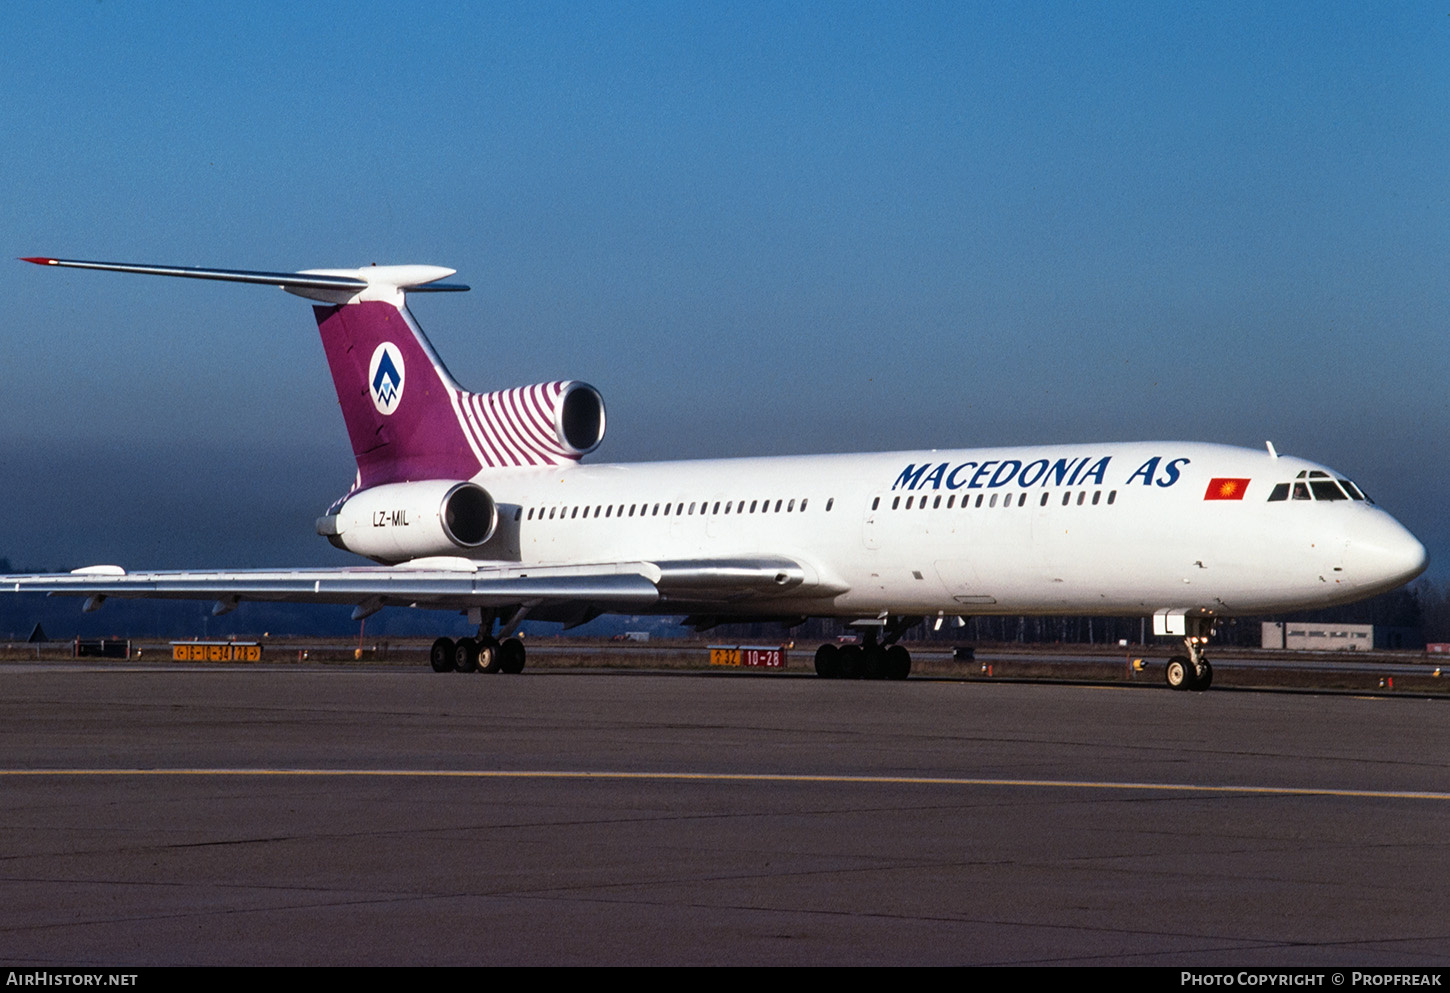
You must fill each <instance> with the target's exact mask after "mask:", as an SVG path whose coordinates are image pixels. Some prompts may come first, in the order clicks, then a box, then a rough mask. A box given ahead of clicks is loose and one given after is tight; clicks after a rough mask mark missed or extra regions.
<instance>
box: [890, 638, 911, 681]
mask: <svg viewBox="0 0 1450 993" xmlns="http://www.w3.org/2000/svg"><path fill="white" fill-rule="evenodd" d="M883 668H884V669H885V671H886V678H887V679H905V678H906V677H907V676H909V675H910V674H911V653H910V652H908V651H907V650H906V649H904V648H902V647H901V646H900V645H892V646H891V647H890V648H888V649H886V662H885V665H884V667H883Z"/></svg>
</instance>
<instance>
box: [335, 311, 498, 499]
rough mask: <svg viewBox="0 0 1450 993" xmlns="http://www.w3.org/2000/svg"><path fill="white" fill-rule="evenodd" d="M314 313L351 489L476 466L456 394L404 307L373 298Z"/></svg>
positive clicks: (444, 475) (453, 475)
mask: <svg viewBox="0 0 1450 993" xmlns="http://www.w3.org/2000/svg"><path fill="white" fill-rule="evenodd" d="M313 310H314V311H315V312H316V314H317V327H318V330H319V331H320V332H321V334H322V347H323V349H324V350H325V351H326V352H327V364H328V366H329V367H330V368H331V370H332V382H333V385H334V386H335V387H336V388H337V402H338V404H339V405H340V406H341V407H342V417H343V420H344V422H346V424H347V434H348V438H349V440H350V441H351V442H352V451H353V455H354V456H355V457H356V458H357V468H358V484H359V485H358V488H360V489H366V488H367V487H369V486H378V485H380V484H383V483H398V482H405V481H407V480H414V479H471V478H472V477H473V476H474V474H476V473H477V472H478V470H479V469H480V468H481V467H482V463H481V462H480V461H479V458H478V456H477V454H476V453H475V452H474V450H473V445H472V444H471V443H470V439H469V437H468V435H467V434H465V432H464V429H463V425H462V422H461V421H460V419H459V417H458V413H457V411H456V409H455V406H454V397H455V396H456V395H457V394H458V393H461V392H462V391H461V390H460V389H459V388H458V385H457V384H456V383H454V382H453V379H452V377H451V376H449V375H448V370H447V369H445V368H443V365H442V363H440V362H439V361H438V360H437V358H436V356H434V355H433V349H432V347H431V346H429V344H428V340H427V338H425V337H424V336H423V332H422V331H421V330H420V329H419V328H418V325H417V323H416V322H415V321H414V320H413V318H412V315H410V314H409V313H408V311H407V308H405V307H398V306H395V305H394V304H392V303H389V302H384V301H381V300H373V301H364V302H361V303H351V304H342V305H338V306H333V307H314V308H313Z"/></svg>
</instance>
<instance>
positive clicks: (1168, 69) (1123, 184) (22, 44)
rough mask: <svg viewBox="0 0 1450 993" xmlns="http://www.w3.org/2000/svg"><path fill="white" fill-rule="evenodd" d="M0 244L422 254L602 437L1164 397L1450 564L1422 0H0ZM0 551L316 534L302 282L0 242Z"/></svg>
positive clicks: (523, 375) (760, 430)
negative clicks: (1327, 481)
mask: <svg viewBox="0 0 1450 993" xmlns="http://www.w3.org/2000/svg"><path fill="white" fill-rule="evenodd" d="M7 26H8V32H7V33H8V40H9V44H8V45H7V55H6V58H5V60H4V61H3V62H0V94H3V95H0V115H3V118H0V126H3V133H4V134H5V135H6V140H5V141H4V142H3V143H0V175H3V177H4V179H5V183H6V192H5V196H4V197H3V198H0V230H3V231H4V232H5V235H4V237H5V240H6V242H7V243H8V245H9V253H8V254H9V255H10V256H19V255H36V254H48V255H57V256H62V257H71V258H98V259H117V260H126V261H154V262H164V263H174V264H182V265H215V266H226V267H237V268H259V269H300V268H308V267H316V266H350V265H358V264H366V263H369V262H380V263H388V262H426V263H435V264H442V265H448V266H452V267H455V268H457V269H458V270H459V277H458V278H459V279H460V280H462V281H464V282H468V283H470V284H471V285H472V286H473V287H474V290H473V292H472V293H469V294H466V295H449V296H438V297H428V298H422V299H419V300H417V301H416V302H415V305H414V311H415V313H416V314H417V316H418V318H419V320H420V322H421V323H422V324H423V326H424V328H425V329H426V330H427V331H428V332H429V334H430V337H431V338H432V339H433V341H434V343H435V345H436V346H437V348H438V350H439V351H440V352H441V353H442V355H443V356H444V358H445V360H446V361H447V362H448V364H449V366H450V367H451V368H452V370H453V372H454V373H455V375H456V376H457V377H458V378H459V380H460V381H461V382H463V383H464V384H465V385H467V386H470V387H472V388H475V389H491V388H498V387H507V386H515V385H522V384H525V383H531V382H537V381H541V380H547V379H555V378H578V379H584V380H586V381H588V382H591V383H593V384H594V385H595V386H597V387H598V388H599V389H600V390H601V392H602V393H603V394H604V397H605V399H606V402H607V403H608V406H609V418H610V420H609V436H608V438H607V439H606V440H605V442H604V445H603V446H602V448H601V450H600V451H599V452H598V453H597V454H596V455H595V456H594V458H595V459H596V460H619V461H624V460H635V459H657V458H670V457H683V456H689V457H701V456H726V455H743V454H755V453H792V452H812V451H854V450H878V449H892V448H920V447H961V446H975V445H995V444H1017V443H1026V442H1054V441H1060V442H1074V441H1094V440H1098V441H1103V440H1127V439H1138V438H1173V439H1192V440H1208V441H1222V442H1229V443H1235V444H1242V445H1246V446H1252V447H1260V446H1262V444H1263V442H1264V440H1265V439H1272V440H1273V441H1274V443H1275V444H1276V446H1277V447H1278V448H1279V450H1280V451H1282V452H1286V453H1293V454H1296V455H1303V456H1306V457H1309V458H1313V459H1316V460H1319V461H1322V462H1326V463H1328V464H1330V465H1333V466H1335V467H1337V468H1339V469H1341V470H1343V471H1344V472H1346V473H1347V474H1349V475H1350V476H1351V477H1352V478H1354V479H1356V480H1358V481H1359V482H1360V483H1362V484H1363V485H1364V487H1365V488H1366V489H1367V490H1369V492H1370V493H1371V494H1372V495H1374V496H1375V497H1376V498H1377V499H1378V500H1379V502H1380V503H1382V504H1383V505H1385V506H1386V507H1387V508H1388V509H1389V510H1390V511H1391V512H1392V513H1395V514H1396V516H1398V517H1399V518H1400V519H1401V520H1402V521H1404V522H1405V523H1406V524H1407V525H1408V526H1409V527H1410V528H1411V529H1412V530H1414V531H1415V532H1416V533H1417V534H1419V535H1420V536H1421V537H1422V538H1423V539H1424V540H1425V541H1426V543H1427V544H1428V545H1429V546H1430V548H1431V552H1432V554H1433V555H1435V556H1436V557H1437V558H1438V559H1439V561H1440V562H1441V563H1442V564H1450V521H1446V520H1443V519H1442V515H1441V512H1440V507H1441V505H1442V503H1443V501H1444V496H1443V492H1444V487H1443V478H1444V475H1445V473H1444V468H1443V466H1444V463H1445V455H1446V443H1445V441H1444V439H1445V438H1446V437H1447V430H1450V403H1447V399H1446V398H1447V389H1446V387H1447V382H1450V376H1447V373H1450V361H1447V360H1450V344H1447V341H1446V334H1445V330H1446V328H1445V325H1446V315H1447V313H1450V307H1447V303H1450V299H1447V290H1446V277H1447V272H1450V266H1447V254H1450V252H1447V248H1450V223H1447V222H1450V217H1447V213H1450V197H1447V194H1450V166H1447V164H1450V106H1447V104H1450V11H1447V9H1446V8H1444V6H1443V5H1432V4H1414V3H1404V4H1388V5H1383V4H1373V5H1371V4H1337V5H1326V4H1318V3H1315V4H1287V3H1286V4H1262V3H1244V4H1232V3H1211V4H1188V3H1185V4H1174V5H1155V4H1142V3H1125V4H1112V3H1102V4H1077V3H1067V4H1013V5H1002V4H991V5H988V4H982V5H974V4H964V3H952V4H941V5H933V4H909V5H902V4H823V3H810V4H801V5H793V4H788V3H782V2H772V3H762V4H719V5H699V6H691V5H685V4H677V3H659V4H650V3H610V4H599V5H591V4H585V3H561V4H546V3H528V4H507V5H492V4H463V5H457V4H450V5H430V4H407V5H402V4H399V5H389V4H372V3H346V4H334V5H328V4H305V5H294V4H288V5H282V4H266V3H262V4H247V5H237V6H235V7H223V6H222V5H212V4H200V5H189V6H179V5H159V4H158V5H149V4H135V3H122V2H113V0H105V2H100V3H75V4H70V5H43V6H38V5H23V6H20V7H17V8H16V9H14V10H11V11H8V12H7ZM0 289H3V290H4V292H5V295H6V297H7V299H9V300H10V301H11V307H12V311H11V318H10V319H9V321H8V322H7V326H6V328H5V330H4V331H3V333H0V363H3V366H4V369H5V373H6V375H5V382H6V384H7V388H8V389H7V393H8V395H7V402H6V404H5V410H6V430H5V432H4V438H3V442H0V451H3V453H4V458H5V460H6V462H7V465H8V467H9V470H8V471H7V472H6V474H5V476H6V481H5V483H4V487H5V489H6V490H7V491H8V499H7V501H6V503H7V504H8V506H9V507H10V510H9V512H8V513H7V515H6V520H5V521H4V523H3V524H0V556H8V557H9V558H10V559H11V560H12V561H13V562H15V563H16V564H35V565H54V566H62V565H65V566H69V565H73V564H77V563H79V562H86V561H97V560H103V561H120V562H122V563H123V564H125V565H128V566H130V567H144V566H222V565H269V564H270V565H275V564H325V563H329V562H340V561H343V560H344V558H343V557H341V553H337V552H335V551H334V550H332V549H331V548H330V547H328V546H326V545H325V543H323V542H322V540H321V539H318V538H317V537H316V536H315V535H314V534H313V533H312V520H313V518H314V517H315V516H316V514H317V513H319V512H320V511H321V510H322V509H323V508H324V507H325V506H326V505H327V503H329V502H330V501H331V500H332V499H333V498H334V497H335V496H337V495H338V494H340V493H341V492H342V491H343V490H345V489H346V487H347V485H348V484H349V483H350V481H351V476H352V471H353V470H352V466H351V459H350V456H349V453H348V448H347V443H346V436H345V434H344V432H343V428H342V424H341V418H340V417H339V415H338V413H337V409H336V400H335V397H334V395H333V392H332V388H331V385H330V383H329V381H328V379H327V375H326V367H325V362H324V359H323V355H322V350H321V346H320V343H319V342H318V340H317V335H316V330H315V326H314V324H313V322H312V318H311V314H310V313H309V311H308V309H307V306H306V304H305V303H304V302H303V301H299V300H297V299H295V298H293V297H290V296H287V295H285V294H283V293H281V292H280V291H276V290H271V289H265V288H251V287H238V286H222V285H218V284H203V283H192V282H185V281H176V280H157V279H149V280H148V279H144V278H140V277H122V276H115V275H109V274H102V273H76V272H57V271H54V270H42V269H40V268H36V267H32V266H26V265H24V264H22V263H18V262H17V263H0Z"/></svg>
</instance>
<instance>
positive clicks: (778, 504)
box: [775, 500, 783, 514]
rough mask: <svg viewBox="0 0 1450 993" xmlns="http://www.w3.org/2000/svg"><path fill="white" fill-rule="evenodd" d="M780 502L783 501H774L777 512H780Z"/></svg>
mask: <svg viewBox="0 0 1450 993" xmlns="http://www.w3.org/2000/svg"><path fill="white" fill-rule="evenodd" d="M782 502H783V501H780V500H777V501H775V512H776V513H777V514H778V513H780V505H781V503H782Z"/></svg>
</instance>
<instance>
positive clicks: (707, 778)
mask: <svg viewBox="0 0 1450 993" xmlns="http://www.w3.org/2000/svg"><path fill="white" fill-rule="evenodd" d="M7 776H10V777H21V776H192V777H205V776H213V777H242V778H245V777H255V778H262V777H284V778H285V777H289V776H290V777H298V778H303V777H310V778H319V777H329V776H330V777H339V778H362V779H367V778H374V779H389V778H392V779H586V780H588V779H594V780H616V781H617V780H635V781H643V782H649V781H654V782H670V781H674V782H719V783H855V784H861V785H876V786H1005V787H1021V788H1028V789H1062V790H1118V791H1138V792H1147V793H1208V794H1223V793H1239V794H1247V795H1256V796H1335V797H1359V798H1369V799H1385V800H1440V801H1447V800H1450V793H1435V792H1428V791H1420V790H1355V789H1336V788H1333V787H1327V786H1214V785H1208V784H1202V783H1141V782H1107V781H1101V780H1074V779H978V778H969V777H956V776H840V775H804V774H787V773H764V772H762V773H752V772H610V771H593V772H589V771H584V770H562V771H550V770H522V769H518V770H508V769H0V778H3V777H7Z"/></svg>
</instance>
